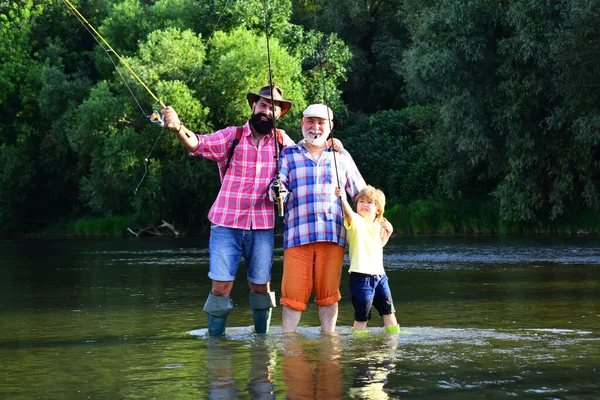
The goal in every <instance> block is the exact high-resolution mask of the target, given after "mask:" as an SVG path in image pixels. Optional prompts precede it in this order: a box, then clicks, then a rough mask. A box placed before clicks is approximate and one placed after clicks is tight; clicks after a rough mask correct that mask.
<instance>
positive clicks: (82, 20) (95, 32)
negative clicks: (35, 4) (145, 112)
mask: <svg viewBox="0 0 600 400" xmlns="http://www.w3.org/2000/svg"><path fill="white" fill-rule="evenodd" d="M63 2H64V3H65V4H66V5H67V6H69V7H70V8H71V10H72V12H75V13H76V14H77V16H78V20H79V22H81V23H82V24H83V23H84V22H85V24H84V26H85V27H86V30H87V31H88V32H90V30H89V29H87V27H89V28H90V29H91V30H92V31H93V32H94V34H95V36H94V35H93V34H92V32H90V34H92V36H94V39H96V37H98V38H100V39H101V40H102V42H103V43H104V44H105V45H106V47H108V48H109V49H110V51H111V52H112V53H113V54H114V55H115V56H116V57H117V58H118V59H119V61H121V63H122V64H123V65H124V66H125V67H126V68H127V69H128V70H129V72H131V75H133V76H134V77H135V79H137V81H138V82H139V83H140V85H142V87H143V88H144V89H146V91H147V92H148V93H149V94H150V96H152V98H153V99H154V100H155V101H156V102H157V103H158V104H159V105H160V106H161V107H162V108H164V107H165V105H164V103H163V102H162V101H160V100H159V99H158V97H156V95H155V94H154V93H153V92H152V90H150V88H148V86H146V84H145V83H144V81H142V79H141V78H140V77H139V76H138V75H137V74H136V73H135V72H134V71H133V69H131V67H130V66H129V64H127V62H126V61H125V60H124V59H123V58H122V57H121V56H120V55H119V53H117V52H116V51H115V49H113V48H112V47H111V45H110V44H109V43H108V42H107V41H106V40H105V39H104V38H103V37H102V35H100V33H98V31H97V30H96V29H95V28H94V27H93V26H92V24H90V23H89V22H88V21H87V20H86V19H85V17H84V16H83V15H81V13H80V12H79V10H77V8H76V7H75V6H74V5H73V4H71V2H70V1H69V0H63ZM96 41H98V39H96ZM102 48H103V49H104V47H103V46H102ZM104 50H105V51H106V54H109V53H108V51H107V50H106V49H104ZM109 58H110V55H109ZM111 60H112V59H111ZM113 64H114V63H113ZM117 71H118V68H117ZM121 76H122V75H121ZM134 98H135V96H134ZM136 101H137V100H136Z"/></svg>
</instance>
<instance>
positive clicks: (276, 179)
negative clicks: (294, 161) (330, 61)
mask: <svg viewBox="0 0 600 400" xmlns="http://www.w3.org/2000/svg"><path fill="white" fill-rule="evenodd" d="M263 12H264V14H265V37H266V39H267V64H268V68H269V87H270V88H271V90H270V93H271V116H272V118H271V120H272V121H273V135H274V139H275V140H273V143H274V144H275V177H274V179H273V180H274V182H273V185H272V188H273V191H274V192H275V198H276V199H277V211H278V214H279V216H280V217H283V197H281V188H282V184H281V178H280V177H279V171H280V168H281V157H280V152H279V142H278V140H277V122H276V121H277V118H276V117H275V100H274V99H273V88H274V86H273V70H272V69H271V50H270V48H269V22H268V17H267V0H263Z"/></svg>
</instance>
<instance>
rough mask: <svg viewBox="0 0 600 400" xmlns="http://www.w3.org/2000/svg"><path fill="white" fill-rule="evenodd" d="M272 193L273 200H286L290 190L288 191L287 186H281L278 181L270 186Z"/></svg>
mask: <svg viewBox="0 0 600 400" xmlns="http://www.w3.org/2000/svg"><path fill="white" fill-rule="evenodd" d="M270 193H271V197H272V198H273V199H283V200H285V198H286V197H287V195H288V190H287V189H286V187H285V185H283V184H281V183H280V182H278V181H273V183H271V186H270Z"/></svg>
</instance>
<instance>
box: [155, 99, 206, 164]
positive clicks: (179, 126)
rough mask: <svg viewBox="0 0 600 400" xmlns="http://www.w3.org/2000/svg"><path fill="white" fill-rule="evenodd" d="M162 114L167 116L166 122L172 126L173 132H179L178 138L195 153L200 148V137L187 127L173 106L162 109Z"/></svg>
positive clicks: (169, 126) (168, 125)
mask: <svg viewBox="0 0 600 400" xmlns="http://www.w3.org/2000/svg"><path fill="white" fill-rule="evenodd" d="M161 112H162V114H163V115H164V116H165V124H166V125H167V127H168V128H171V129H172V130H173V132H175V133H176V134H177V138H178V139H179V141H180V142H181V143H182V144H183V145H184V146H185V147H186V148H187V149H188V150H189V152H190V153H193V152H195V151H196V149H198V145H199V144H200V143H199V142H198V137H197V136H196V134H195V133H194V132H192V131H190V130H189V129H188V128H186V127H185V126H184V125H183V123H182V122H181V120H180V119H179V116H178V115H177V113H176V112H175V110H173V107H171V106H167V107H165V108H163V109H162V110H161Z"/></svg>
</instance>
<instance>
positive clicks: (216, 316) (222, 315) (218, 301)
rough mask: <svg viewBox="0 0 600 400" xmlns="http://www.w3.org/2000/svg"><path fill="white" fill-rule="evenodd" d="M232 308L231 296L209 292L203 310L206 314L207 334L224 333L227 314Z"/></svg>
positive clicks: (216, 334)
mask: <svg viewBox="0 0 600 400" xmlns="http://www.w3.org/2000/svg"><path fill="white" fill-rule="evenodd" d="M232 309H233V301H232V300H231V297H224V296H215V295H214V294H212V293H210V294H209V295H208V299H206V303H204V312H206V313H207V314H208V334H209V335H210V336H220V335H222V334H223V333H225V326H226V323H227V316H228V315H229V312H230V311H231V310H232Z"/></svg>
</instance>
